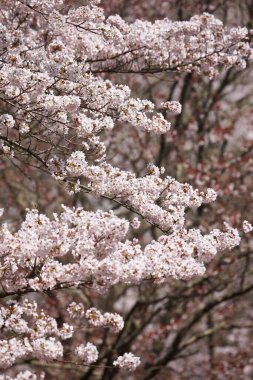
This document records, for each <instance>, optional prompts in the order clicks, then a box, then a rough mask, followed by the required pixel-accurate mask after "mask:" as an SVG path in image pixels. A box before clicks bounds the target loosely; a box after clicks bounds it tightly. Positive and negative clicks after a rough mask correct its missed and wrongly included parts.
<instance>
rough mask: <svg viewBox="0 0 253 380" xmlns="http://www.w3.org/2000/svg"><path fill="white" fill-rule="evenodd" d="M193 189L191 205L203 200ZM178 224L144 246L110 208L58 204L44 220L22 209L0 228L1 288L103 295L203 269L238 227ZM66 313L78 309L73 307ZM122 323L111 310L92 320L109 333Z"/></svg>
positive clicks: (232, 240) (234, 240)
mask: <svg viewBox="0 0 253 380" xmlns="http://www.w3.org/2000/svg"><path fill="white" fill-rule="evenodd" d="M182 194H184V192H183V190H182ZM193 194H194V195H195V197H196V199H194V202H196V200H197V202H199V201H200V200H199V199H198V197H201V200H203V196H202V195H198V194H197V195H196V194H195V193H193ZM171 198H172V199H173V194H171ZM175 199H176V198H175ZM179 200H180V202H181V203H180V204H184V205H189V204H191V202H193V200H192V199H191V198H190V197H188V196H187V197H186V198H182V196H181V197H180V198H179ZM171 207H172V206H171ZM172 215H173V214H172ZM175 220H176V219H175ZM176 223H179V227H180V228H179V229H177V228H174V232H173V230H172V232H171V233H170V234H168V235H162V236H161V237H160V238H159V239H158V240H157V241H152V242H151V243H149V244H147V245H146V247H144V248H142V247H141V245H140V244H139V242H138V240H137V239H134V240H133V241H129V240H125V239H126V235H127V232H128V229H129V222H128V221H126V220H125V219H121V218H119V217H116V216H115V215H114V214H113V213H112V212H102V211H97V212H87V211H84V210H83V209H81V208H78V209H74V210H72V209H68V208H66V207H64V209H63V212H62V213H61V214H60V215H57V214H55V215H54V218H53V219H52V220H50V219H49V218H48V217H46V216H45V215H42V214H39V213H38V211H37V210H31V211H28V213H27V215H26V219H25V221H24V222H23V223H22V225H21V227H20V229H19V230H17V232H11V231H10V229H9V228H8V226H7V225H6V224H4V225H3V226H2V229H1V231H0V259H1V266H0V276H1V283H2V286H3V289H4V292H6V294H8V293H11V292H15V291H21V292H26V291H28V290H29V289H33V290H34V291H42V290H44V289H54V288H61V287H66V286H70V285H78V284H80V283H81V284H86V285H89V286H92V287H93V288H94V289H95V290H97V291H98V292H102V293H103V292H105V291H107V290H108V289H109V288H110V287H111V286H112V285H115V284H117V283H119V282H123V283H139V282H140V281H142V280H143V279H154V280H155V281H158V282H163V281H167V280H168V279H169V278H171V277H174V278H190V277H193V276H196V275H201V274H203V273H204V271H205V267H204V262H208V261H210V259H211V258H212V257H213V256H214V255H215V254H216V253H217V252H218V251H220V250H224V249H232V248H233V247H234V246H236V245H238V244H239V242H240V237H239V233H238V231H237V230H236V229H233V228H231V227H230V226H229V225H226V226H225V228H226V231H225V232H221V231H220V230H218V229H215V230H213V231H211V232H210V233H209V234H207V235H203V234H202V233H201V231H200V230H199V229H191V230H187V229H186V228H185V227H183V226H181V225H180V223H181V221H179V222H178V221H177V220H176ZM66 256H68V260H67V261H66V260H64V258H65V257H66ZM37 268H39V270H38V269H37ZM3 294H5V293H3ZM75 309H76V310H75ZM70 310H71V312H72V313H75V312H76V313H81V314H82V313H83V311H82V310H80V309H79V308H78V307H76V306H75V305H74V306H72V307H71V308H70ZM90 312H92V311H91V310H90ZM88 314H89V313H88ZM88 314H87V315H86V317H88ZM91 320H92V318H91ZM122 323H123V322H122V320H121V318H120V317H118V316H115V315H114V316H113V315H111V314H107V313H105V314H104V315H103V316H102V315H101V316H99V317H98V325H101V324H102V325H103V326H105V325H108V326H109V327H112V328H114V329H115V330H120V328H121V327H120V326H121V325H122ZM18 326H19V325H18ZM17 328H18V327H17ZM20 328H23V326H21V327H20ZM43 328H44V327H43ZM62 334H63V336H64V335H66V336H67V335H68V334H71V330H69V329H67V328H66V329H63V331H62Z"/></svg>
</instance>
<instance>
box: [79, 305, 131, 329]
mask: <svg viewBox="0 0 253 380" xmlns="http://www.w3.org/2000/svg"><path fill="white" fill-rule="evenodd" d="M85 316H86V318H87V320H88V322H89V323H90V324H91V325H92V326H101V327H110V328H111V329H112V331H114V332H119V331H120V330H122V329H123V327H124V320H123V318H122V317H121V316H120V315H119V314H117V313H105V314H104V315H102V314H101V312H100V311H99V310H98V309H96V308H94V307H92V308H90V309H88V310H87V311H86V314H85Z"/></svg>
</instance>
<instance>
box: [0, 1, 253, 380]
mask: <svg viewBox="0 0 253 380" xmlns="http://www.w3.org/2000/svg"><path fill="white" fill-rule="evenodd" d="M0 21H1V25H0V112H1V114H0V144H1V145H0V153H1V155H2V156H3V157H4V158H8V159H9V160H10V162H12V163H13V165H15V166H17V167H18V168H19V169H20V170H22V168H23V166H24V165H29V166H30V167H32V168H35V169H36V170H42V171H44V172H45V173H46V174H48V175H51V176H53V177H54V178H55V180H56V181H57V182H59V183H61V184H62V186H64V188H66V190H67V191H68V192H69V193H70V194H71V195H73V194H74V195H75V194H76V193H78V192H85V193H88V194H90V195H89V196H93V197H95V198H96V199H100V198H101V199H104V200H105V202H107V203H105V204H106V207H107V208H108V201H109V202H110V203H109V204H110V208H111V209H110V210H109V211H108V210H107V211H104V210H97V211H95V212H94V211H88V210H85V209H84V208H82V207H76V208H74V209H72V208H68V207H66V206H62V211H61V212H60V213H59V214H57V213H54V214H53V215H52V216H51V217H48V216H46V215H43V214H41V213H39V211H37V210H27V213H26V216H25V219H24V221H23V222H22V224H21V226H19V228H14V227H13V226H12V225H8V223H5V222H4V217H5V211H4V210H2V212H1V214H2V215H1V221H2V228H1V232H0V258H1V261H0V285H1V293H0V297H1V299H2V300H3V306H2V307H1V309H0V327H1V331H2V334H3V335H2V337H1V341H0V364H1V368H3V369H4V370H7V369H8V368H10V367H12V366H13V365H14V364H16V363H20V362H22V360H23V363H24V365H28V366H31V368H32V366H33V365H36V359H39V360H42V361H50V362H51V363H53V364H56V365H57V363H58V364H59V365H62V366H64V365H65V366H67V365H71V368H72V367H73V366H76V367H77V368H78V367H79V366H83V367H86V366H89V365H93V364H92V363H96V362H98V368H99V366H103V363H104V362H103V355H104V357H105V353H104V352H103V347H101V356H100V358H99V354H100V352H99V348H98V347H96V345H94V344H93V343H92V342H79V344H78V345H77V344H76V346H75V347H74V346H73V345H71V344H69V345H66V347H68V348H69V349H70V352H64V348H65V345H64V342H63V341H65V340H68V339H71V338H72V337H73V336H74V335H75V334H76V333H78V330H79V329H83V328H87V329H88V328H94V329H95V328H101V329H102V328H104V329H107V330H108V329H109V330H110V329H111V330H112V332H114V333H117V332H119V331H121V330H122V329H123V328H124V322H123V320H122V317H121V316H120V315H118V314H113V313H104V314H102V313H101V312H100V311H99V310H97V309H95V308H90V309H88V310H86V311H85V310H84V309H83V305H82V304H81V303H80V304H77V303H75V302H74V303H73V302H72V303H70V305H69V306H68V308H67V310H68V314H67V317H66V320H67V321H68V322H63V323H58V321H57V320H56V318H54V317H51V316H49V315H47V313H46V312H45V311H44V310H43V309H39V308H38V306H37V303H36V302H35V301H33V302H30V301H29V300H28V299H26V298H24V297H26V296H28V295H31V294H32V295H34V294H36V293H37V294H41V295H43V294H44V295H45V296H46V295H50V292H53V291H61V290H62V289H67V288H73V289H76V290H77V291H78V290H79V289H85V288H86V287H87V288H92V289H93V290H94V291H96V292H97V293H102V294H103V293H105V292H107V291H108V290H109V289H110V288H111V287H112V286H114V285H116V284H137V285H138V284H140V283H141V282H143V281H150V282H152V283H156V284H160V283H163V282H166V281H169V280H170V279H172V278H174V279H184V280H187V279H189V278H192V277H195V276H201V275H203V274H204V272H205V263H207V262H209V261H210V260H211V259H212V258H213V257H214V256H215V255H216V254H217V252H219V251H221V250H225V249H232V248H234V247H235V246H237V245H238V244H239V243H240V235H239V232H238V230H236V229H234V228H232V227H231V226H229V225H228V224H226V225H225V229H224V231H221V230H219V229H217V228H215V229H212V230H211V231H210V232H209V233H208V234H204V233H203V231H202V230H201V228H191V229H188V228H187V221H186V212H187V211H188V209H190V208H197V207H200V206H201V205H203V204H205V203H210V202H213V201H215V199H216V192H215V191H214V190H212V189H211V188H208V189H206V190H205V191H201V190H197V189H194V188H193V187H192V186H190V185H189V184H187V183H180V182H178V181H177V180H176V179H174V178H172V177H169V176H165V175H164V169H163V168H159V167H157V166H155V165H153V164H150V165H149V166H148V168H147V171H146V173H145V174H144V175H142V176H140V175H138V174H136V173H134V172H132V171H127V170H124V169H121V168H119V167H116V166H115V165H113V164H112V163H111V162H110V138H111V136H112V133H113V132H111V131H112V129H113V128H114V127H119V128H124V126H125V125H126V124H127V125H130V126H131V127H132V128H135V129H136V130H137V131H147V132H149V133H151V134H157V135H160V134H164V133H167V132H168V131H169V130H170V128H171V123H170V122H168V121H167V117H165V115H166V114H167V113H171V115H173V114H174V115H178V114H180V112H181V105H180V103H179V102H177V101H166V102H163V103H161V104H160V105H158V106H157V105H155V104H153V103H152V102H150V101H148V100H145V99H144V100H143V99H139V98H137V99H136V98H133V97H131V91H130V89H129V87H127V86H126V85H121V84H114V83H113V82H112V81H110V80H109V79H106V74H108V73H136V74H145V73H149V74H152V73H161V72H170V71H171V72H178V73H181V72H188V73H196V74H200V73H204V74H206V75H208V76H209V77H210V78H213V77H214V76H216V75H218V73H219V69H220V67H225V68H230V67H234V66H235V67H236V68H238V69H244V68H245V67H246V64H247V61H248V60H250V59H251V58H252V49H251V47H250V40H249V35H248V31H247V29H246V28H240V27H236V28H231V29H227V28H226V27H224V26H223V24H222V22H221V21H220V20H218V19H216V18H215V17H214V16H212V15H210V14H207V13H205V14H202V15H199V16H194V17H192V18H191V19H190V20H189V21H184V22H172V21H170V20H168V19H164V20H159V21H156V22H154V23H151V22H148V21H142V20H137V21H135V22H134V23H131V24H130V23H127V22H125V21H124V20H123V19H122V18H121V17H120V16H118V15H116V16H110V17H108V18H106V17H105V16H104V14H103V10H102V8H100V7H99V6H98V2H97V1H89V2H88V4H87V5H85V6H77V7H74V6H73V7H68V6H67V5H66V4H65V2H64V1H63V0H60V1H59V0H57V1H56V0H52V1H37V0H22V1H21V0H8V1H5V0H4V1H3V2H2V3H1V13H0ZM103 205H104V204H103ZM115 205H116V206H120V207H123V208H126V209H127V210H129V211H131V212H132V213H134V214H136V216H138V218H137V219H136V217H135V219H134V220H132V222H131V221H128V220H127V219H125V218H122V217H120V216H119V215H118V214H117V213H114V211H113V208H114V207H115ZM140 223H149V224H151V225H152V226H153V227H154V228H156V229H157V230H158V231H159V234H160V236H159V238H158V239H157V240H153V241H150V242H148V243H147V244H145V246H143V244H141V242H140V241H138V239H135V238H133V239H130V238H129V231H131V229H135V228H136V229H138V228H139V226H140ZM251 228H252V227H251V225H250V224H248V222H246V221H245V222H244V229H245V230H247V231H250V230H251ZM23 296H24V297H23ZM20 298H22V299H21V300H20ZM75 342H76V340H75V341H74V344H75ZM119 354H121V355H118V356H117V353H115V354H114V353H113V354H112V360H111V363H110V365H111V366H115V367H117V366H118V367H119V368H122V369H127V370H130V371H132V370H134V369H135V368H136V367H137V366H138V365H139V364H140V359H139V357H137V356H134V355H133V354H132V353H131V352H124V353H119ZM68 355H70V359H67V358H66V357H67V356H68ZM113 355H114V356H113ZM94 365H95V364H94ZM31 368H30V369H31ZM30 369H29V370H28V369H27V367H26V368H25V370H24V371H23V372H22V371H20V372H19V373H18V374H16V375H15V376H16V377H15V378H16V379H20V380H21V379H39V378H41V376H43V375H42V374H38V375H36V374H35V373H32V372H30ZM31 371H32V370H31ZM10 376H11V375H10ZM9 378H10V377H8V376H7V375H5V374H3V375H0V379H9Z"/></svg>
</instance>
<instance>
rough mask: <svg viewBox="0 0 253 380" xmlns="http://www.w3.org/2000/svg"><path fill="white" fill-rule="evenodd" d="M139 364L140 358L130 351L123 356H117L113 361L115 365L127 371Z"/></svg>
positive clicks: (132, 369)
mask: <svg viewBox="0 0 253 380" xmlns="http://www.w3.org/2000/svg"><path fill="white" fill-rule="evenodd" d="M140 364H141V361H140V358H139V357H138V356H134V355H133V354H132V353H131V352H129V353H125V354H124V355H123V356H119V357H118V358H117V360H115V361H114V362H113V365H114V366H115V367H120V368H122V369H126V370H128V371H134V370H135V369H136V368H137V367H138V366H139V365H140Z"/></svg>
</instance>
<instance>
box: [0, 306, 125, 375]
mask: <svg viewBox="0 0 253 380" xmlns="http://www.w3.org/2000/svg"><path fill="white" fill-rule="evenodd" d="M83 310H84V308H83V305H82V304H76V303H74V302H73V303H72V304H70V305H69V307H68V312H69V313H70V314H71V315H73V311H75V312H74V317H75V318H76V317H78V318H81V319H82V317H83V313H82V311H83ZM97 318H100V323H99V324H98V323H96V321H98V319H97ZM81 319H80V320H81ZM86 319H87V320H88V322H89V323H90V325H91V326H99V327H110V328H112V330H113V331H114V332H119V331H120V330H122V328H123V327H124V322H123V319H122V317H121V316H120V315H118V314H116V313H105V314H104V315H102V314H101V313H100V312H99V310H97V309H95V308H90V309H88V310H87V311H86ZM0 328H1V331H2V334H3V338H2V339H1V340H0V369H6V368H9V367H11V366H12V365H13V364H14V363H16V361H18V360H20V359H28V358H37V359H41V360H56V361H61V359H62V358H63V353H64V346H63V342H62V341H64V340H66V339H70V338H72V336H73V334H74V329H75V326H72V325H70V324H68V323H66V322H64V323H63V325H62V326H61V327H58V325H57V322H56V319H55V318H53V317H51V316H49V315H48V314H46V313H45V312H44V311H43V310H40V309H39V308H38V306H37V303H36V302H35V301H33V302H30V301H28V300H27V299H25V300H24V301H23V302H21V303H18V302H16V301H7V303H6V305H5V306H2V307H1V308H0ZM8 334H12V336H13V337H11V338H10V337H9V335H8ZM4 335H5V337H4ZM14 335H15V336H14ZM73 354H74V355H75V358H78V359H81V361H82V362H83V363H84V364H91V363H94V362H96V361H97V359H98V355H99V352H98V349H97V347H96V346H95V345H94V344H93V343H90V342H87V343H86V344H80V345H79V346H77V347H76V348H75V350H74V351H73ZM127 355H130V354H127ZM131 355H132V354H131ZM129 370H131V368H129ZM0 379H3V380H9V379H11V378H10V377H8V376H7V377H4V376H2V377H1V376H0ZM17 379H20V380H26V379H27V380H28V379H29V380H42V379H43V374H42V375H41V376H39V377H37V376H36V375H35V374H33V373H31V372H30V371H24V372H20V373H19V374H18V377H17Z"/></svg>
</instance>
